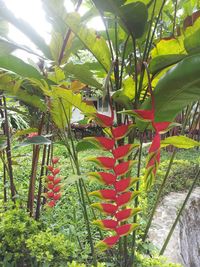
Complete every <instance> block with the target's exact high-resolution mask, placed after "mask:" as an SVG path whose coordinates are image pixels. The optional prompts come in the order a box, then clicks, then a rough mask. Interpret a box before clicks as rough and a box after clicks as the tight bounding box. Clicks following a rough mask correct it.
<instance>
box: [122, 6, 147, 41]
mask: <svg viewBox="0 0 200 267" xmlns="http://www.w3.org/2000/svg"><path fill="white" fill-rule="evenodd" d="M119 10H120V13H119V16H120V18H121V20H122V22H123V24H125V26H126V28H127V29H128V31H129V32H130V33H131V34H132V35H133V36H134V37H135V38H140V37H141V36H142V35H143V33H144V31H145V26H146V23H147V19H148V11H147V6H146V5H145V4H144V3H142V2H140V1H137V2H135V3H130V4H126V5H124V6H122V7H120V8H119Z"/></svg>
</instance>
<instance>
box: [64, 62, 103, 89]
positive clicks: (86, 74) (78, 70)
mask: <svg viewBox="0 0 200 267" xmlns="http://www.w3.org/2000/svg"><path fill="white" fill-rule="evenodd" d="M63 70H64V71H65V73H67V74H70V75H72V76H73V77H74V78H76V79H78V80H79V81H81V82H82V83H84V84H86V85H90V86H93V87H96V88H102V85H101V84H100V83H99V82H98V81H97V80H96V79H95V78H94V76H93V73H92V72H91V71H90V69H89V68H88V66H87V65H85V64H73V63H68V64H67V65H65V67H64V68H63Z"/></svg>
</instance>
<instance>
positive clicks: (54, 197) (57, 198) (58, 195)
mask: <svg viewBox="0 0 200 267" xmlns="http://www.w3.org/2000/svg"><path fill="white" fill-rule="evenodd" d="M61 196H62V194H61V193H58V194H55V195H54V196H53V199H54V200H56V201H57V200H59V199H60V198H61Z"/></svg>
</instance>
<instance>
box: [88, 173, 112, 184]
mask: <svg viewBox="0 0 200 267" xmlns="http://www.w3.org/2000/svg"><path fill="white" fill-rule="evenodd" d="M88 175H89V177H91V178H94V179H95V180H97V181H98V182H100V183H103V184H106V185H113V184H114V183H115V181H116V176H115V175H114V174H112V173H108V172H90V173H89V174H88Z"/></svg>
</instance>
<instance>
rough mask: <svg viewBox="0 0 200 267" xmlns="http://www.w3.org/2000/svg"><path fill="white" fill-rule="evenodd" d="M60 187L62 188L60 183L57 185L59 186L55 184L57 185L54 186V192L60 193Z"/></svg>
mask: <svg viewBox="0 0 200 267" xmlns="http://www.w3.org/2000/svg"><path fill="white" fill-rule="evenodd" d="M60 189H61V187H60V186H59V185H57V186H55V187H54V188H53V192H54V193H58V192H59V191H60Z"/></svg>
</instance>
